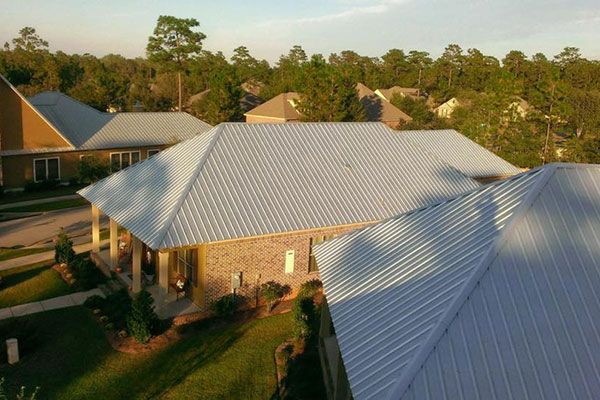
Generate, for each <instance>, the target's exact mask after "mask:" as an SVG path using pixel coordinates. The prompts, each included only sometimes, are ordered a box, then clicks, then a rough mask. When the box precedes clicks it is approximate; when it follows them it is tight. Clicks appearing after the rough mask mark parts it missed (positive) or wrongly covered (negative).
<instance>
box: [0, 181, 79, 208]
mask: <svg viewBox="0 0 600 400" xmlns="http://www.w3.org/2000/svg"><path fill="white" fill-rule="evenodd" d="M82 187H83V186H79V185H78V186H59V187H57V188H54V189H50V190H41V191H39V192H9V193H4V194H3V195H2V196H0V204H7V203H14V202H17V201H27V200H37V199H45V198H48V197H57V196H66V195H69V194H75V192H76V191H78V190H79V189H81V188H82Z"/></svg>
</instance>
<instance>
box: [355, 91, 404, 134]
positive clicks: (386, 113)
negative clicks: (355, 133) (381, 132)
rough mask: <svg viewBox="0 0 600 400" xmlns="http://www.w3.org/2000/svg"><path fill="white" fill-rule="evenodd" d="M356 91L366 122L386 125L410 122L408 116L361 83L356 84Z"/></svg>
mask: <svg viewBox="0 0 600 400" xmlns="http://www.w3.org/2000/svg"><path fill="white" fill-rule="evenodd" d="M356 91H357V92H358V98H359V100H360V102H361V103H362V105H363V107H364V108H365V111H366V113H367V120H368V121H379V122H385V123H388V124H389V123H392V124H393V123H397V124H400V123H403V122H410V121H412V118H411V117H410V116H409V115H407V114H406V113H404V112H403V111H402V110H400V109H399V108H398V107H396V106H394V105H393V104H391V103H389V102H387V101H385V100H382V99H381V97H379V96H377V95H376V94H375V92H373V91H372V90H371V89H369V88H368V87H367V86H365V85H363V84H362V83H357V84H356Z"/></svg>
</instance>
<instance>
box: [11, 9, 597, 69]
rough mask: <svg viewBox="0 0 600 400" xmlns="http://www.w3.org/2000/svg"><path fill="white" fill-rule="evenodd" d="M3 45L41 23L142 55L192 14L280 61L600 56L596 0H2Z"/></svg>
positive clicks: (70, 36)
mask: <svg viewBox="0 0 600 400" xmlns="http://www.w3.org/2000/svg"><path fill="white" fill-rule="evenodd" d="M0 10H2V12H1V13H0V44H2V43H4V42H5V41H9V40H10V39H11V38H13V37H14V36H15V35H16V33H17V31H18V30H19V29H20V28H21V27H23V26H33V27H35V28H36V29H37V31H38V33H39V34H40V35H41V36H42V37H44V38H45V39H46V40H48V41H49V42H50V45H51V50H53V51H54V50H58V49H60V50H63V51H66V52H67V53H72V52H76V53H85V52H88V53H92V54H95V55H104V54H108V53H120V54H123V55H125V56H129V57H133V56H141V55H144V49H145V46H146V42H147V38H148V36H149V35H150V34H151V33H152V29H153V28H154V25H155V23H156V18H157V17H158V15H161V14H168V15H175V16H178V17H194V18H196V19H198V20H199V21H200V24H201V28H200V30H201V31H203V32H204V33H205V34H206V35H207V36H208V38H207V40H206V41H205V48H206V49H208V50H221V51H223V53H225V55H227V56H229V55H231V51H232V50H233V49H234V48H235V47H237V46H239V45H245V46H247V47H248V48H249V49H250V51H251V52H252V54H253V55H254V56H255V57H259V58H265V59H267V60H268V61H270V62H273V61H276V60H277V58H278V57H279V55H280V54H282V53H287V51H288V49H289V48H290V47H292V46H293V45H294V44H300V45H302V46H303V47H304V48H305V49H306V50H307V52H308V53H322V54H325V55H328V54H329V53H331V52H339V51H341V50H345V49H352V50H355V51H357V52H358V53H360V54H364V55H369V56H380V55H382V54H384V53H385V52H386V51H387V50H388V49H390V48H403V49H407V50H408V49H423V50H427V51H429V52H430V53H431V54H432V55H434V56H438V55H439V54H440V53H441V52H442V51H443V49H444V47H445V46H446V45H447V44H448V43H458V44H460V45H461V46H462V47H463V48H465V49H466V48H470V47H477V48H479V49H480V50H482V51H483V52H484V53H486V54H491V55H494V56H497V57H502V56H503V55H504V54H506V53H507V52H508V51H509V50H512V49H519V50H523V51H524V52H525V53H526V54H528V55H531V54H533V53H534V52H538V51H541V52H544V53H546V54H548V55H553V54H556V53H558V52H559V51H560V49H562V48H563V47H565V46H576V47H579V48H581V50H582V52H583V54H584V56H586V57H589V58H596V59H600V1H598V0H571V1H566V0H561V1H558V0H494V1H490V0H371V1H366V0H327V1H310V0H296V1H283V0H280V1H267V0H247V1H233V0H220V1H198V0H196V1H193V0H160V1H155V0H147V1H142V0H120V1H119V0H102V1H100V0H85V1H82V0H77V1H75V0H52V1H48V0H0Z"/></svg>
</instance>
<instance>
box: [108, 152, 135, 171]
mask: <svg viewBox="0 0 600 400" xmlns="http://www.w3.org/2000/svg"><path fill="white" fill-rule="evenodd" d="M134 153H137V155H138V160H137V161H136V162H135V163H138V162H140V161H142V152H141V150H131V151H113V152H111V153H108V162H109V164H110V172H111V173H114V172H117V171H120V170H122V169H123V154H129V165H128V166H127V167H129V166H131V165H133V164H135V163H132V162H131V155H132V154H134ZM113 154H118V155H119V169H118V170H116V171H113V167H112V166H113V163H112V156H113ZM127 167H125V168H127Z"/></svg>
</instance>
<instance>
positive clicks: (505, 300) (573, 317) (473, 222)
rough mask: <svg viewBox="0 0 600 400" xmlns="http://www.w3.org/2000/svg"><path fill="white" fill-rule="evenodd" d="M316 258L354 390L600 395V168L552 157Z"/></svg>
mask: <svg viewBox="0 0 600 400" xmlns="http://www.w3.org/2000/svg"><path fill="white" fill-rule="evenodd" d="M315 251H316V257H317V261H318V264H319V269H320V272H321V277H322V280H323V283H324V289H325V293H326V295H327V299H328V304H329V307H330V311H331V316H332V319H333V323H334V327H335V331H336V334H337V338H338V342H339V346H340V350H341V355H342V359H343V362H344V365H345V368H346V371H347V374H348V378H349V382H350V385H351V388H352V393H353V397H354V399H357V400H360V399H415V400H417V399H484V398H485V399H487V398H489V399H511V398H512V399H567V398H569V399H584V398H586V399H591V398H594V396H595V395H596V394H597V393H599V392H600V368H599V367H600V353H598V352H597V351H595V350H596V349H597V348H598V346H600V334H599V333H600V318H598V317H600V295H598V293H599V292H600V290H599V289H600V261H599V260H600V167H598V166H588V165H561V164H554V165H549V166H546V167H544V168H541V169H537V170H533V171H530V172H527V173H523V174H521V175H518V176H515V177H513V178H511V179H509V180H507V181H503V182H500V183H494V184H491V185H487V186H485V187H482V188H480V189H477V190H475V191H473V192H471V193H467V194H463V195H461V196H459V197H457V198H454V199H451V200H448V201H445V202H443V203H440V204H437V205H434V206H429V207H426V208H423V209H421V210H418V211H415V212H412V213H408V214H404V215H401V216H398V217H396V218H393V219H390V220H388V221H385V222H382V223H380V224H377V225H374V226H371V227H369V228H365V229H363V230H360V231H357V232H354V233H351V234H348V235H345V236H341V237H339V238H337V239H334V240H332V241H330V242H326V243H325V244H322V245H320V246H318V247H317V248H316V250H315Z"/></svg>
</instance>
